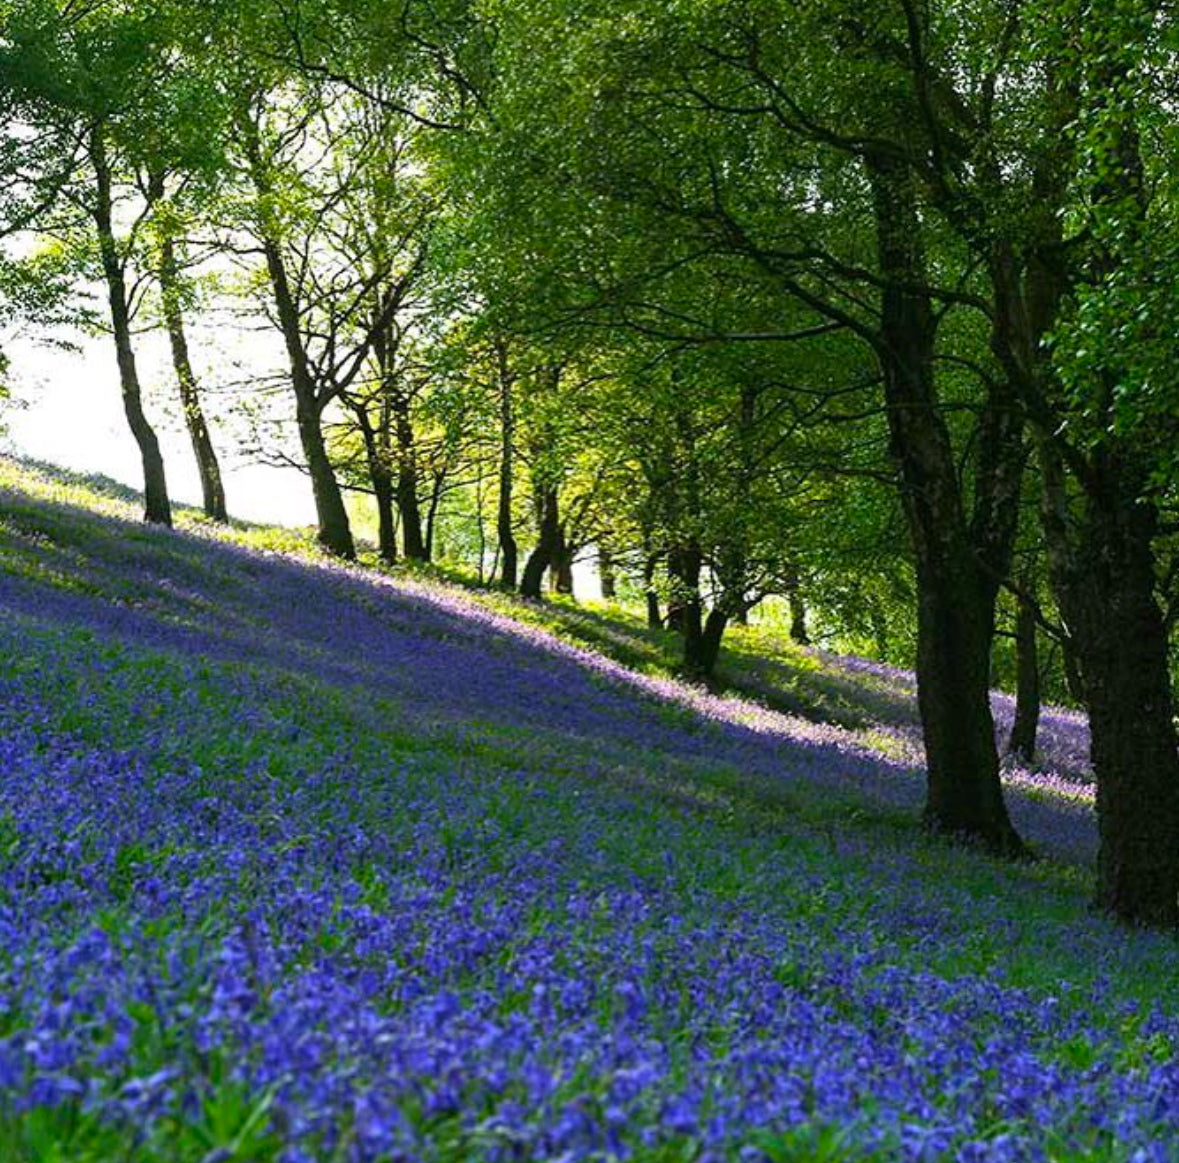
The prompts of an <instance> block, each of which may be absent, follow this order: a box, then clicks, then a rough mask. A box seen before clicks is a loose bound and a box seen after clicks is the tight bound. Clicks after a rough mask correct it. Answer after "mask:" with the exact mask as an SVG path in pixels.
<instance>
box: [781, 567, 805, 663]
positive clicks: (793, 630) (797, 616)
mask: <svg viewBox="0 0 1179 1163" xmlns="http://www.w3.org/2000/svg"><path fill="white" fill-rule="evenodd" d="M786 603H787V605H788V606H789V608H790V641H791V642H794V643H796V644H797V645H799V646H809V645H810V644H811V636H810V631H808V629H807V625H806V603H805V602H804V601H803V600H802V587H801V586H800V585H799V583H798V576H797V574H795V572H794V570H790V571H789V575H788V576H787V578H786Z"/></svg>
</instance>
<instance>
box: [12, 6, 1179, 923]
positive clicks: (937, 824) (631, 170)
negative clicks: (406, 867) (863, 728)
mask: <svg viewBox="0 0 1179 1163" xmlns="http://www.w3.org/2000/svg"><path fill="white" fill-rule="evenodd" d="M1177 50H1179V42H1177V28H1176V23H1175V18H1174V12H1173V10H1172V9H1171V8H1170V7H1169V6H1166V5H1163V4H1160V3H1157V2H1151V0H969V2H967V0H887V2H883V3H877V4H870V5H869V4H863V3H860V2H858V0H812V2H808V3H802V4H800V3H796V2H793V0H791V2H787V0H721V2H716V0H686V2H683V3H677V4H674V5H669V4H662V3H654V2H652V0H616V2H615V3H612V4H610V5H606V6H604V5H601V4H597V3H591V2H590V0H537V2H535V3H528V4H525V3H521V2H519V0H481V2H478V3H476V2H474V0H433V2H432V3H425V2H423V0H397V2H395V3H390V4H384V3H382V4H376V3H373V4H357V3H351V2H348V0H207V2H206V3H202V4H199V5H194V4H186V3H180V2H179V0H152V2H151V3H148V2H147V0H91V2H89V3H82V4H80V3H77V2H75V0H15V2H14V0H0V102H2V103H3V115H4V119H5V132H4V135H3V137H2V139H0V234H2V235H4V236H12V235H21V236H23V237H28V236H30V235H32V236H34V237H35V238H36V239H37V240H38V241H37V245H36V246H34V247H31V248H30V247H27V246H26V247H23V248H21V249H20V250H19V251H14V252H12V253H13V254H20V255H21V256H22V257H20V258H14V257H11V255H10V257H9V258H7V259H5V260H4V261H3V263H2V264H0V313H13V312H19V313H22V314H23V316H24V317H26V318H29V319H39V320H40V321H41V322H42V323H44V324H48V323H49V322H50V321H55V322H60V321H61V320H62V319H66V318H69V317H71V316H72V317H78V316H79V315H80V314H83V313H85V312H87V311H92V310H93V307H92V305H91V304H90V303H89V302H88V300H87V298H86V296H85V294H84V293H82V292H80V291H78V290H77V288H79V287H86V286H99V287H101V288H102V298H103V307H104V315H105V326H106V327H107V329H109V332H110V334H111V336H112V338H113V346H114V351H115V355H116V358H117V366H118V370H119V376H120V384H121V389H122V397H123V403H124V406H125V410H126V415H127V420H128V424H129V426H130V428H131V431H132V433H133V434H134V437H135V440H136V442H137V445H138V448H139V450H140V453H141V456H142V461H143V474H144V486H145V489H144V491H145V498H146V517H147V519H148V520H149V521H154V522H158V523H161V524H169V523H170V522H171V504H170V498H169V493H168V486H167V475H166V466H165V464H164V460H163V457H162V455H161V453H160V447H159V442H158V439H157V436H156V433H155V431H154V429H153V427H152V424H151V422H150V420H149V418H148V409H147V408H146V407H145V398H144V388H143V385H142V383H141V378H140V373H139V365H138V362H137V345H138V342H139V337H140V335H141V334H142V332H143V331H144V329H145V328H148V327H154V328H157V329H160V330H161V331H163V332H164V333H165V334H166V336H167V341H168V348H169V350H170V352H171V355H172V363H173V367H174V379H175V385H174V391H175V394H176V400H177V401H178V402H179V405H180V410H181V412H182V415H183V417H184V420H185V423H186V425H187V428H188V432H189V435H190V437H191V441H192V447H193V453H194V456H195V459H196V463H197V465H198V468H199V471H200V477H201V481H202V487H203V493H204V505H205V510H206V512H207V513H208V515H209V517H210V518H212V519H214V520H220V521H224V520H226V518H227V504H226V498H225V492H224V488H223V485H222V482H221V476H220V470H219V464H218V457H217V451H216V449H215V447H214V442H213V440H212V437H211V429H210V425H209V423H208V421H207V420H206V417H205V411H204V405H203V402H202V399H203V397H202V383H201V375H200V372H199V364H200V360H199V358H197V359H194V352H193V349H192V344H191V342H190V340H189V329H190V322H191V320H192V319H193V318H194V317H195V316H197V315H199V314H201V313H203V312H206V311H207V310H209V308H210V306H212V305H218V304H221V305H223V304H225V303H231V304H233V305H234V306H235V307H236V308H237V309H238V310H239V311H240V312H241V313H242V314H244V315H249V316H250V317H252V318H253V319H255V320H261V321H265V323H266V325H267V326H269V327H270V328H271V329H272V330H273V333H274V335H275V337H276V339H277V340H278V341H280V343H281V350H282V351H283V353H284V356H285V365H284V386H283V391H284V393H285V395H286V398H287V412H288V414H289V417H290V420H291V422H292V424H293V427H294V430H295V431H296V432H297V435H298V440H299V447H300V449H301V458H302V465H303V467H304V468H305V470H306V472H307V473H308V475H309V478H310V483H311V488H312V493H313V496H314V500H315V508H316V513H317V518H318V528H319V540H320V542H321V544H322V545H323V547H324V548H325V549H326V550H327V551H328V552H330V553H332V554H336V555H338V556H340V557H343V558H352V557H353V556H355V553H356V544H355V539H354V534H353V529H352V522H351V519H350V516H349V510H348V507H347V506H346V504H345V496H346V494H347V493H348V492H349V491H353V492H363V493H365V494H367V495H368V496H370V497H371V503H372V505H373V506H374V507H375V510H376V514H377V521H376V524H377V530H378V544H379V552H380V555H381V557H382V558H383V559H384V560H385V561H386V562H388V563H394V562H397V561H398V560H400V559H403V558H404V559H410V560H415V561H428V560H431V559H432V558H435V557H438V556H440V554H441V551H442V549H443V548H446V549H447V550H448V551H449V552H450V554H451V555H452V556H457V557H460V558H465V559H466V560H467V561H468V562H469V563H472V564H473V565H474V567H475V568H476V569H477V570H478V572H479V576H480V578H481V579H483V580H485V581H494V583H495V584H498V585H501V586H503V587H505V588H508V589H518V590H519V591H520V592H521V593H522V594H524V595H525V596H528V597H531V598H540V597H541V596H542V593H543V592H544V587H545V579H546V578H548V579H549V584H550V585H551V586H552V587H553V588H555V589H556V590H557V591H560V592H570V591H571V589H572V584H573V583H572V577H573V573H572V569H573V563H574V561H575V560H577V559H578V558H579V557H580V556H581V555H583V554H585V553H586V551H587V550H589V549H590V548H591V547H592V548H593V550H594V553H595V555H596V558H597V561H598V563H599V567H600V572H601V576H602V583H603V589H604V591H605V593H606V594H607V596H613V595H614V594H615V593H616V592H618V589H619V587H620V586H621V587H623V589H624V590H626V592H627V593H629V594H631V595H633V596H634V597H635V598H637V599H639V600H641V601H643V602H644V603H645V605H646V608H647V611H648V616H649V619H650V622H651V624H652V625H653V626H663V627H668V628H671V629H674V630H675V631H677V632H678V633H679V634H680V635H681V636H682V642H683V669H684V671H685V673H686V674H687V675H688V676H689V677H690V678H693V679H696V680H701V681H708V680H710V679H711V678H712V677H713V675H714V673H715V670H716V667H717V662H718V656H719V651H720V647H721V643H722V640H723V635H724V633H725V630H726V628H727V626H728V625H729V624H730V623H732V622H733V621H735V620H742V619H744V618H745V617H746V616H747V615H748V614H749V612H750V610H751V609H753V608H754V607H755V606H756V605H757V604H758V603H759V602H760V601H762V600H763V599H764V598H766V597H767V596H770V595H776V596H778V597H779V598H781V599H782V600H783V601H784V602H785V603H786V604H787V605H788V608H789V610H790V612H791V616H792V627H793V632H794V634H795V637H796V638H797V639H798V640H799V641H802V642H806V641H808V640H809V638H810V637H811V635H812V633H813V632H814V629H815V627H816V626H823V625H827V626H837V627H839V628H840V629H841V630H842V632H843V634H844V637H845V639H846V638H848V637H852V638H855V639H856V640H857V641H859V642H861V643H863V644H864V647H865V648H866V649H871V650H874V651H875V652H876V653H877V654H879V655H881V656H883V657H889V656H892V657H898V656H899V657H902V658H904V657H906V655H907V654H908V651H909V647H910V645H911V649H912V659H911V660H912V661H913V662H914V663H915V666H916V671H917V679H918V689H919V704H920V712H921V720H922V726H923V731H924V738H925V747H926V754H927V759H928V795H927V800H926V806H925V821H926V823H927V824H928V826H929V827H930V828H931V829H934V830H936V831H938V832H942V833H946V834H950V835H953V836H956V837H963V838H967V839H969V840H971V841H974V842H976V843H979V844H981V845H983V846H985V847H986V848H987V849H989V850H991V851H993V852H995V853H999V854H1002V855H1007V856H1013V857H1021V856H1023V855H1025V849H1024V845H1023V843H1022V841H1021V839H1020V837H1019V836H1018V835H1017V833H1016V831H1015V829H1014V827H1013V826H1012V823H1011V821H1010V818H1009V816H1008V813H1007V809H1006V807H1005V804H1004V799H1003V793H1002V787H1001V783H1000V775H999V769H1000V756H999V752H998V748H997V745H996V741H995V729H994V722H993V719H992V713H991V706H990V702H989V690H990V688H991V685H992V682H993V679H994V676H995V674H996V668H997V667H998V668H999V669H1000V670H1003V671H1004V672H1005V673H1008V674H1009V675H1010V678H1011V680H1012V681H1014V682H1015V683H1016V685H1017V687H1018V694H1019V714H1018V715H1017V722H1016V728H1015V732H1014V735H1013V738H1012V740H1011V746H1012V747H1013V749H1015V750H1017V751H1020V752H1022V753H1024V754H1025V755H1027V756H1031V755H1032V754H1033V753H1034V749H1035V735H1036V716H1037V714H1038V709H1039V703H1040V698H1041V692H1042V691H1043V690H1050V691H1052V692H1053V693H1056V694H1058V695H1059V694H1063V693H1067V694H1068V695H1069V696H1070V697H1071V698H1073V699H1074V700H1075V701H1076V702H1078V703H1079V704H1081V705H1083V706H1084V708H1085V709H1086V710H1087V712H1088V714H1089V718H1090V724H1091V729H1092V740H1093V746H1092V758H1093V765H1094V771H1095V774H1096V779H1097V786H1098V795H1097V809H1098V818H1099V826H1100V837H1101V848H1100V859H1099V867H1098V875H1097V891H1096V895H1097V902H1098V904H1099V905H1100V907H1101V908H1103V909H1105V910H1107V911H1108V912H1110V913H1112V914H1113V915H1115V916H1117V917H1118V918H1120V919H1122V920H1123V921H1126V922H1128V923H1132V924H1147V925H1156V926H1174V925H1175V924H1176V923H1177V922H1179V747H1177V739H1176V729H1175V723H1174V705H1173V692H1172V684H1173V680H1174V674H1175V665H1174V661H1175V660H1174V655H1173V650H1172V643H1173V641H1174V634H1173V630H1174V624H1175V621H1176V611H1177V610H1179V603H1177V601H1176V598H1177V595H1179V588H1177V586H1176V581H1177V579H1179V554H1177V553H1176V546H1177V542H1176V536H1175V535H1176V532H1177V531H1179V524H1177V523H1176V516H1177V507H1176V503H1175V502H1176V481H1177V469H1179V389H1177V387H1176V382H1177V381H1176V373H1175V369H1176V368H1177V367H1179V351H1177V350H1176V348H1177V346H1179V328H1177V327H1176V326H1175V321H1176V320H1177V319H1179V302H1177V299H1179V214H1177V213H1176V197H1177V189H1176V182H1177V180H1179V178H1177V176H1179V165H1177V164H1176V163H1177V162H1179V156H1177V155H1179V128H1177V123H1176V121H1175V118H1174V100H1175V96H1176V89H1177V85H1179V73H1177V71H1176V67H1175V60H1176V52H1177ZM197 354H198V355H199V353H197ZM444 542H445V545H444V544H443V543H444ZM808 615H809V620H808Z"/></svg>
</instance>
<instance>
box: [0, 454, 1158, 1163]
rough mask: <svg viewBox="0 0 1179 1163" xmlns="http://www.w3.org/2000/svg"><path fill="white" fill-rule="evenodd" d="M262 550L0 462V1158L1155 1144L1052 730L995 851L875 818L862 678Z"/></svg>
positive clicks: (1144, 979) (904, 815)
mask: <svg viewBox="0 0 1179 1163" xmlns="http://www.w3.org/2000/svg"><path fill="white" fill-rule="evenodd" d="M294 547H295V546H294V543H291V544H290V545H287V544H286V542H285V541H284V539H283V538H282V537H280V536H278V535H276V534H274V533H273V532H268V531H265V530H240V531H237V532H235V533H234V534H232V535H228V536H225V535H221V534H217V533H214V532H213V531H210V530H208V529H207V528H204V527H203V526H201V525H200V523H199V522H195V521H194V522H191V527H190V528H189V529H188V531H186V532H181V533H169V532H166V531H161V530H154V529H149V528H145V527H143V526H142V525H140V524H139V523H138V522H137V521H136V520H135V519H134V511H133V509H131V508H130V507H128V506H127V505H126V502H125V501H124V500H121V499H120V498H119V497H118V496H116V495H113V494H110V493H108V494H103V493H102V492H101V491H96V490H95V489H93V488H91V487H88V486H86V485H84V484H83V483H74V484H69V483H62V481H61V480H60V479H53V478H50V477H48V476H45V475H39V474H36V473H33V472H31V471H29V470H27V469H21V468H18V467H17V466H14V465H12V464H11V463H8V462H0V692H2V696H3V697H2V698H0V934H2V936H3V942H2V947H0V1158H2V1159H4V1160H13V1161H19V1160H63V1161H64V1160H80V1161H92V1163H97V1161H99V1160H103V1161H106V1160H119V1159H125V1160H135V1161H141V1160H142V1161H149V1163H153V1161H157V1160H158V1161H161V1163H162V1161H164V1160H184V1161H188V1160H192V1161H194V1163H196V1161H202V1163H213V1161H214V1160H216V1161H223V1160H266V1161H270V1160H275V1161H280V1160H281V1161H282V1163H307V1161H310V1160H390V1161H392V1160H398V1161H400V1160H411V1159H442V1160H460V1159H488V1160H500V1159H502V1160H512V1159H521V1160H525V1159H527V1160H531V1159H553V1160H556V1159H568V1160H572V1159H614V1158H634V1159H642V1160H662V1161H670V1160H721V1159H740V1160H795V1159H796V1160H814V1159H828V1160H835V1159H862V1158H875V1159H879V1160H893V1159H914V1160H916V1159H941V1158H949V1159H960V1160H964V1161H965V1160H984V1159H985V1160H991V1159H993V1160H1008V1159H1010V1160H1023V1159H1029V1160H1030V1159H1059V1160H1066V1159H1089V1158H1110V1159H1131V1158H1134V1159H1138V1158H1141V1159H1144V1160H1146V1159H1160V1160H1162V1159H1170V1158H1172V1157H1173V1147H1174V1143H1175V1142H1176V1140H1177V1137H1179V1106H1177V1105H1176V1102H1175V1096H1176V1094H1177V1092H1179V1064H1177V1063H1176V1061H1175V1054H1174V1050H1175V1048H1177V1047H1179V1019H1177V1018H1176V1005H1177V1002H1179V984H1177V983H1179V974H1177V970H1179V951H1177V950H1176V948H1175V945H1174V943H1173V942H1172V941H1170V940H1168V939H1166V938H1162V937H1159V936H1152V935H1149V934H1127V933H1124V932H1120V931H1118V930H1115V929H1114V928H1112V927H1111V926H1109V925H1107V924H1106V923H1105V922H1104V921H1102V920H1100V919H1098V918H1094V917H1091V916H1089V915H1088V913H1087V912H1086V908H1085V898H1086V872H1085V869H1084V864H1085V861H1086V860H1087V859H1088V856H1089V851H1090V849H1091V834H1092V829H1091V820H1090V818H1089V813H1090V808H1089V804H1088V800H1087V789H1086V786H1085V783H1084V778H1083V772H1081V771H1080V770H1079V769H1078V762H1077V758H1076V739H1077V724H1076V723H1075V722H1072V721H1069V720H1068V719H1067V717H1065V718H1062V719H1060V720H1059V721H1058V722H1057V729H1056V734H1055V735H1054V736H1053V737H1052V738H1050V739H1049V743H1048V747H1047V752H1048V754H1047V755H1046V761H1047V762H1046V767H1047V771H1046V774H1045V773H1040V774H1037V773H1029V772H1012V785H1011V787H1012V794H1013V796H1014V803H1015V810H1016V814H1017V818H1018V819H1019V820H1020V825H1021V827H1022V828H1023V829H1024V831H1025V832H1026V833H1027V834H1029V835H1030V836H1032V837H1033V839H1034V840H1035V841H1036V842H1037V843H1038V845H1039V846H1040V848H1041V850H1043V851H1044V852H1045V853H1047V854H1048V857H1049V858H1048V859H1045V860H1044V861H1041V862H1040V863H1038V864H1036V865H1034V866H1027V867H1007V866H1003V865H1000V864H997V863H994V862H992V861H990V860H988V859H986V858H984V857H982V856H979V855H977V854H973V853H970V852H963V851H959V850H955V849H952V848H950V847H947V846H944V845H940V844H936V843H933V842H930V841H928V840H927V839H925V838H924V837H923V836H922V835H921V834H920V832H919V831H918V830H917V829H916V827H915V826H914V824H913V810H914V806H915V805H916V804H917V802H918V801H919V798H920V773H919V772H918V771H917V770H916V769H915V762H916V753H915V751H914V737H913V733H912V729H913V715H912V704H911V690H910V688H909V687H908V685H907V680H906V678H905V676H903V675H899V674H896V673H893V672H887V671H884V670H881V669H879V668H872V667H870V666H868V665H866V664H843V663H836V662H835V661H834V660H830V659H823V658H819V657H816V656H803V655H800V654H798V653H797V652H794V651H792V650H791V649H790V648H788V647H785V646H782V645H781V644H777V643H770V642H767V641H764V640H758V639H756V638H750V639H749V640H747V641H744V642H742V641H741V640H738V643H737V645H738V653H737V654H736V655H734V656H733V657H732V658H730V660H729V666H730V668H731V670H732V672H733V675H734V677H735V678H737V679H739V680H740V682H741V683H742V684H743V689H747V690H754V689H755V687H754V686H753V685H751V684H760V685H758V686H757V687H756V690H757V693H758V701H756V702H754V701H749V700H747V699H741V698H738V697H727V698H721V697H717V696H713V695H707V694H703V693H700V692H697V691H693V690H690V689H688V688H684V687H682V686H679V685H678V684H676V683H674V682H673V681H671V680H670V679H667V678H666V677H663V676H662V674H661V673H660V651H662V650H664V649H665V647H666V644H665V643H662V642H661V641H660V640H659V638H658V636H651V637H650V638H649V639H647V638H644V633H645V632H643V631H642V630H641V629H639V628H637V627H635V626H634V625H633V624H632V623H629V622H628V621H627V620H626V619H625V618H624V617H623V616H622V615H616V614H610V613H604V612H598V613H592V612H591V613H584V612H579V611H576V610H569V609H564V608H561V607H556V608H553V607H550V608H547V609H545V610H538V609H535V608H530V607H524V606H521V605H520V604H518V603H515V602H511V601H508V600H507V599H502V598H493V597H491V596H487V595H484V596H477V595H468V594H465V593H463V592H462V591H460V590H458V589H457V588H455V587H447V586H443V585H440V584H436V583H427V582H423V581H420V580H418V581H414V580H408V579H398V578H395V577H388V576H380V575H375V574H371V573H366V572H364V571H361V570H357V569H345V568H342V567H340V566H336V565H329V564H326V563H322V562H315V561H309V560H302V559H299V558H298V557H296V556H292V555H289V554H285V553H281V552H276V550H278V549H283V548H294ZM578 643H580V645H579V644H578ZM603 643H605V644H606V645H608V646H610V653H611V654H612V655H613V657H607V656H606V655H604V654H602V653H600V652H596V651H594V650H591V649H590V648H589V647H590V646H591V645H593V644H597V645H599V646H600V645H602V644H603ZM644 643H646V645H644ZM643 649H649V650H650V651H651V652H652V653H651V656H650V657H649V658H648V659H647V660H646V661H645V662H644V660H643V658H642V657H641V655H640V656H638V657H636V656H634V654H633V652H634V651H641V650H643ZM627 651H631V652H632V653H630V654H628V653H627ZM742 655H744V657H742ZM620 659H623V660H625V661H626V662H629V663H631V664H636V663H637V664H638V665H640V666H641V667H642V668H643V670H636V669H633V665H632V668H629V669H628V667H627V666H625V665H623V662H622V661H619V660H620ZM644 671H645V673H644ZM1057 736H1058V737H1057Z"/></svg>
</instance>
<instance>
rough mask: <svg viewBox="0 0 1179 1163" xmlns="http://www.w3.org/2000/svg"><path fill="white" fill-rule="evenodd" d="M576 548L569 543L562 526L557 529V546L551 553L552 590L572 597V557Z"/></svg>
mask: <svg viewBox="0 0 1179 1163" xmlns="http://www.w3.org/2000/svg"><path fill="white" fill-rule="evenodd" d="M576 552H577V551H576V549H575V547H574V546H572V545H570V544H569V539H568V537H567V536H566V534H565V530H564V529H563V528H558V530H557V548H556V552H555V553H554V554H553V564H552V575H553V590H554V591H555V592H556V593H558V594H564V595H565V596H566V597H570V598H571V597H573V558H574V557H575V556H576Z"/></svg>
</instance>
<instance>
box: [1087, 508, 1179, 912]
mask: <svg viewBox="0 0 1179 1163" xmlns="http://www.w3.org/2000/svg"><path fill="white" fill-rule="evenodd" d="M1140 495H1141V494H1140V493H1138V492H1137V491H1136V490H1120V489H1119V490H1115V491H1113V492H1112V495H1110V494H1107V495H1105V496H1101V497H1099V498H1096V499H1094V500H1093V501H1091V503H1090V509H1089V513H1088V515H1087V529H1086V531H1085V533H1086V544H1085V547H1084V554H1083V560H1084V562H1085V566H1086V574H1085V576H1084V577H1083V580H1081V594H1082V595H1083V597H1082V602H1083V609H1082V610H1081V611H1078V614H1079V617H1078V623H1079V626H1080V627H1082V628H1083V632H1082V633H1081V634H1080V635H1079V636H1078V639H1079V640H1078V646H1079V649H1080V653H1081V666H1082V674H1083V675H1084V681H1085V689H1086V695H1087V699H1086V701H1087V705H1088V708H1089V730H1090V734H1091V747H1092V758H1093V771H1094V774H1095V776H1096V779H1097V824H1098V831H1099V833H1100V837H1101V846H1100V849H1099V853H1098V860H1097V893H1096V899H1097V904H1098V905H1099V906H1100V907H1101V908H1103V909H1105V910H1106V911H1108V912H1110V913H1112V914H1113V915H1114V916H1116V917H1118V918H1120V919H1121V920H1124V921H1128V922H1130V923H1133V924H1145V925H1156V926H1166V927H1173V926H1174V925H1176V924H1177V923H1179V750H1177V748H1179V740H1176V736H1175V727H1174V719H1173V715H1174V708H1173V705H1172V695H1171V675H1170V669H1169V667H1168V660H1167V635H1166V631H1165V629H1164V626H1163V617H1162V611H1161V610H1160V609H1159V606H1158V602H1157V600H1156V598H1155V590H1154V585H1155V573H1154V564H1155V563H1154V553H1153V539H1154V535H1155V524H1156V521H1155V513H1154V510H1153V507H1152V506H1151V505H1149V504H1146V503H1143V502H1140V501H1139V500H1138V497H1139V496H1140Z"/></svg>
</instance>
